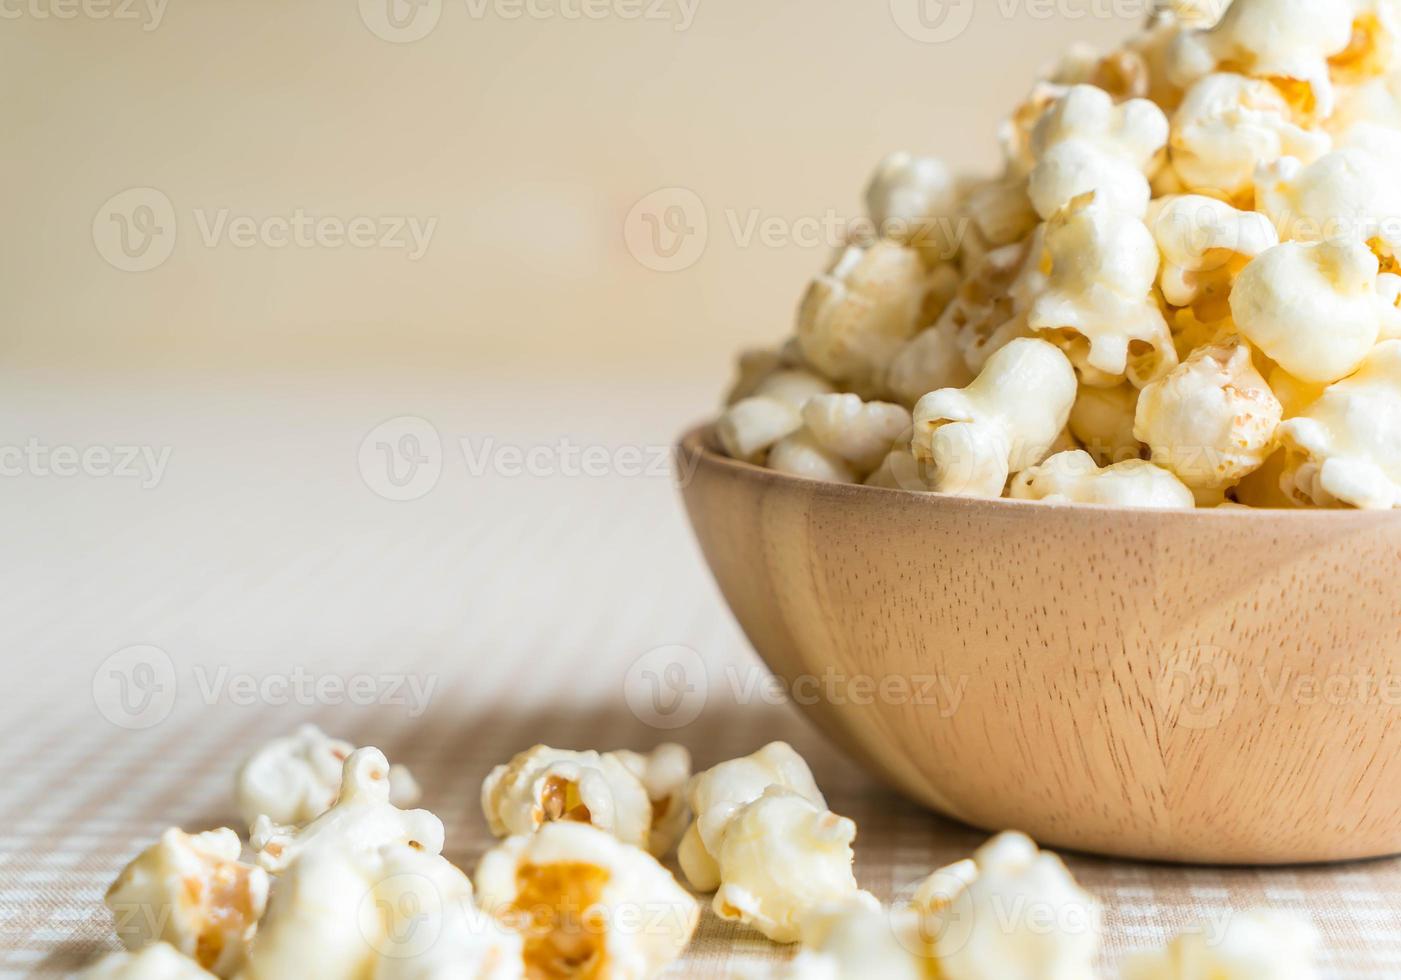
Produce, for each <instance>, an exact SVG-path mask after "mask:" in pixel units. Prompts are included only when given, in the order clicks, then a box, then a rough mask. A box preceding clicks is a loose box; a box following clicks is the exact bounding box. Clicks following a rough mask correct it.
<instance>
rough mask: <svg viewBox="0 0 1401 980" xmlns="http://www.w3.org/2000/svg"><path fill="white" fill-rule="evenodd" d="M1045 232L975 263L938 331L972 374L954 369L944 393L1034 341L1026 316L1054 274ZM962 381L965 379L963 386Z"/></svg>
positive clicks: (907, 389) (1040, 230)
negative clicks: (1004, 352)
mask: <svg viewBox="0 0 1401 980" xmlns="http://www.w3.org/2000/svg"><path fill="white" fill-rule="evenodd" d="M1044 230H1045V226H1044V225H1043V226H1040V227H1038V228H1036V229H1035V230H1034V231H1033V232H1032V233H1031V234H1029V235H1028V236H1026V238H1024V239H1023V240H1021V241H1019V242H1016V243H1014V244H1011V245H1006V246H1003V247H1001V248H998V249H995V250H993V251H991V252H987V253H986V254H984V255H983V256H981V257H980V258H979V259H978V260H977V261H976V262H974V263H973V265H972V267H971V268H970V271H969V273H968V276H967V277H966V278H965V279H964V281H963V282H962V283H961V284H960V285H959V289H958V292H957V294H956V295H955V296H954V299H953V301H952V302H951V303H950V304H949V306H948V309H946V310H945V311H944V315H943V316H942V317H940V319H939V321H938V323H936V324H935V325H934V327H933V328H932V329H933V330H935V331H939V332H941V333H942V334H944V335H945V336H951V337H953V338H954V339H955V342H956V344H957V346H958V349H959V350H960V351H961V352H962V355H963V363H964V368H965V369H966V370H960V369H959V368H958V366H957V365H956V364H951V365H949V367H948V371H947V375H948V377H949V379H950V383H949V384H945V385H942V386H940V387H945V388H956V387H962V386H963V385H965V384H967V383H968V382H969V381H971V380H972V379H973V378H974V377H975V376H976V375H977V373H978V372H979V371H981V370H982V369H983V367H984V366H986V364H987V360H988V358H989V357H991V356H992V355H993V354H995V353H996V352H997V351H999V350H1001V349H1002V348H1003V347H1005V346H1006V345H1007V344H1008V343H1009V342H1011V341H1012V340H1015V339H1017V338H1018V337H1025V336H1029V335H1030V333H1031V331H1030V328H1029V327H1028V326H1027V323H1026V313H1027V311H1028V310H1029V309H1030V307H1031V304H1032V303H1033V302H1034V301H1035V299H1036V297H1037V296H1038V295H1040V293H1041V292H1042V291H1043V290H1044V289H1045V286H1046V281H1047V275H1048V273H1049V272H1050V256H1049V254H1048V253H1047V252H1046V247H1045V233H1044ZM916 341H918V338H916ZM926 343H932V342H929V341H926ZM961 375H962V376H964V377H963V381H962V384H959V383H958V381H959V380H960V376H961ZM910 380H911V381H917V380H919V379H918V378H916V377H912V378H911V379H910ZM913 387H914V384H909V385H906V386H904V387H903V394H905V395H909V394H911V393H912V390H911V389H912V388H913ZM932 390H937V389H930V388H927V389H925V391H923V392H921V393H920V394H919V395H918V396H917V397H916V399H915V400H916V401H917V400H918V398H920V397H923V396H924V395H925V394H928V393H929V391H932Z"/></svg>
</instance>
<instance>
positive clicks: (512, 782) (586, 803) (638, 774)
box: [482, 744, 691, 856]
mask: <svg viewBox="0 0 1401 980" xmlns="http://www.w3.org/2000/svg"><path fill="white" fill-rule="evenodd" d="M690 776H691V757H690V753H688V752H687V751H686V750H685V749H683V748H682V747H681V746H679V745H670V744H668V745H663V746H660V747H659V748H657V749H656V751H654V752H653V753H652V754H651V755H650V756H645V755H642V754H640V753H637V752H605V753H598V752H570V751H564V750H561V749H552V748H549V747H548V746H545V745H537V746H535V747H534V748H533V749H530V750H529V751H526V752H522V753H521V754H520V755H518V756H516V757H515V758H514V759H512V760H511V762H510V763H509V764H507V765H502V766H497V767H496V768H495V769H493V770H492V771H491V773H490V775H488V776H487V778H486V781H485V782H484V783H483V784H482V810H483V811H484V812H485V814H486V819H487V824H488V826H489V827H490V828H491V832H492V833H493V834H495V835H496V836H498V837H506V836H510V835H512V834H530V833H533V832H534V831H536V830H538V829H540V828H541V827H542V826H544V825H545V824H546V823H549V822H552V821H556V820H567V821H576V822H580V823H587V824H591V825H593V826H594V827H597V828H598V829H599V830H602V831H605V832H606V833H609V834H612V835H613V836H614V837H617V838H618V839H619V840H621V841H624V842H625V843H628V844H632V845H634V846H636V847H649V846H651V847H652V848H653V853H655V854H658V855H659V856H660V855H662V854H665V853H666V852H667V851H669V850H670V849H671V847H672V846H673V845H674V844H675V843H676V840H677V838H679V837H680V836H681V831H682V830H683V829H684V828H685V821H686V809H685V802H684V800H683V799H682V795H683V793H684V789H685V785H686V782H687V781H688V780H689V779H690Z"/></svg>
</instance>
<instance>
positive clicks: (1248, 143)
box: [1168, 72, 1333, 201]
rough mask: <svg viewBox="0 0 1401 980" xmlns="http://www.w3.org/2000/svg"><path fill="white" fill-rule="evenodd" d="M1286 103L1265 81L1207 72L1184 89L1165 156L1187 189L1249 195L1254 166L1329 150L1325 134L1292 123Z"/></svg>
mask: <svg viewBox="0 0 1401 980" xmlns="http://www.w3.org/2000/svg"><path fill="white" fill-rule="evenodd" d="M1293 118H1294V113H1293V110H1292V109H1291V108H1290V106H1289V103H1288V102H1287V101H1286V100H1285V98H1284V96H1283V95H1282V94H1281V93H1280V91H1279V89H1277V88H1275V87H1274V86H1273V85H1271V84H1270V83H1269V82H1267V81H1262V80H1260V79H1256V78H1246V77H1245V76H1244V75H1235V74H1231V73H1229V72H1225V73H1218V74H1212V75H1207V76H1206V77H1205V78H1203V79H1201V80H1200V81H1198V82H1196V83H1195V84H1194V85H1193V86H1192V87H1191V88H1190V89H1189V90H1188V92H1187V95H1186V98H1184V99H1183V101H1182V105H1181V106H1179V107H1178V109H1177V112H1176V114H1175V115H1174V116H1173V119H1172V136H1171V138H1170V139H1169V141H1168V156H1169V159H1170V160H1171V161H1172V170H1173V171H1174V172H1175V173H1176V174H1177V176H1178V177H1179V178H1180V179H1181V180H1182V182H1183V184H1184V186H1185V187H1187V188H1188V189H1190V190H1193V191H1200V192H1203V193H1209V194H1215V195H1225V196H1227V197H1229V198H1230V199H1231V200H1233V201H1249V200H1252V199H1253V193H1254V179H1255V169H1256V167H1257V166H1259V165H1261V164H1271V163H1274V162H1275V161H1277V160H1279V159H1280V158H1281V157H1293V158H1295V159H1297V160H1300V161H1302V162H1304V163H1306V164H1307V163H1312V162H1313V161H1315V160H1317V159H1318V158H1319V157H1321V156H1323V155H1324V154H1325V153H1327V152H1328V151H1329V150H1330V149H1331V148H1332V142H1333V141H1332V139H1331V138H1330V137H1329V136H1328V134H1327V133H1323V132H1318V131H1314V130H1310V129H1306V128H1304V127H1302V126H1299V125H1297V124H1296V123H1295V122H1294V121H1293Z"/></svg>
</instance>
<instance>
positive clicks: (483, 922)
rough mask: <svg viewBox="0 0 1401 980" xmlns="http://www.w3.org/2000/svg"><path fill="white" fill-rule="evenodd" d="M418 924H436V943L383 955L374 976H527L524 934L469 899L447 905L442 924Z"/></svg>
mask: <svg viewBox="0 0 1401 980" xmlns="http://www.w3.org/2000/svg"><path fill="white" fill-rule="evenodd" d="M410 907H412V906H410ZM417 928H419V929H423V928H428V929H429V930H430V935H431V939H432V942H431V944H425V946H426V948H423V949H421V950H414V951H413V952H412V953H409V954H404V953H399V954H397V955H388V956H381V957H380V958H379V960H378V962H377V963H376V965H375V970H374V973H373V974H372V977H373V980H526V972H525V944H524V941H523V940H522V939H521V936H520V935H519V934H518V933H516V932H513V931H511V930H510V929H508V928H506V927H505V926H503V925H502V924H501V923H499V922H497V921H496V920H494V919H492V918H490V917H489V916H487V915H486V914H485V913H483V912H481V911H480V910H478V909H477V908H476V907H475V906H474V905H472V904H471V903H469V902H462V903H459V904H456V905H454V906H452V907H451V908H449V909H448V910H446V915H445V917H444V919H443V920H442V922H441V924H436V923H435V924H431V925H429V926H426V927H425V926H423V925H420V926H418V927H417ZM410 935H412V934H410Z"/></svg>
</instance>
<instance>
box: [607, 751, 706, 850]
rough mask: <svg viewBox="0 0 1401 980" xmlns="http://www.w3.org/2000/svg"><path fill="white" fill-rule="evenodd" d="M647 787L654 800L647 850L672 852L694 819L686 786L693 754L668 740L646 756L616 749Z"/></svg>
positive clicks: (648, 793) (620, 759) (617, 754)
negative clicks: (687, 802)
mask: <svg viewBox="0 0 1401 980" xmlns="http://www.w3.org/2000/svg"><path fill="white" fill-rule="evenodd" d="M613 754H614V755H615V756H617V758H618V761H620V762H621V763H622V764H623V765H625V766H627V767H628V769H629V771H631V772H632V774H633V775H634V776H636V777H637V778H638V779H639V780H641V782H642V785H643V787H644V788H645V789H646V790H647V798H648V799H649V800H651V802H652V823H651V828H650V832H649V834H648V844H647V849H648V850H649V851H651V852H652V853H653V854H654V855H656V856H657V857H659V858H660V857H665V856H666V855H667V854H670V853H671V850H672V848H674V847H676V845H677V843H679V842H680V840H681V835H682V834H683V833H685V831H686V825H687V824H689V823H690V821H691V811H690V810H689V809H688V808H687V805H686V787H687V786H688V785H690V782H691V753H690V752H688V751H686V749H685V748H684V747H683V746H680V745H676V744H674V743H671V742H665V743H663V744H661V745H659V746H657V747H656V748H655V749H653V750H652V751H651V752H649V753H647V754H646V755H644V754H642V753H641V752H629V751H623V752H614V753H613Z"/></svg>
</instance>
